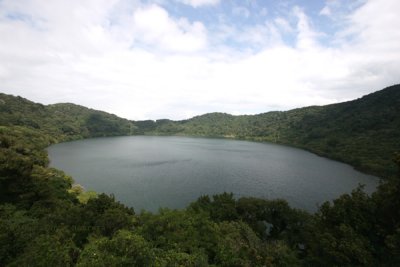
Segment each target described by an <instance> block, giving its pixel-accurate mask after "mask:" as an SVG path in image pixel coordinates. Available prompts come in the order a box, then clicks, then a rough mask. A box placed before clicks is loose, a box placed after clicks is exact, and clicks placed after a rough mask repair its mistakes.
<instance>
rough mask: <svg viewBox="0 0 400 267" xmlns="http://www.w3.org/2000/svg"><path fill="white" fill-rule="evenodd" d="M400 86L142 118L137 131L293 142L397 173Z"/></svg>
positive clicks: (369, 168)
mask: <svg viewBox="0 0 400 267" xmlns="http://www.w3.org/2000/svg"><path fill="white" fill-rule="evenodd" d="M398 114H400V85H395V86H392V87H389V88H386V89H384V90H381V91H378V92H376V93H373V94H370V95H367V96H364V97H362V98H360V99H357V100H354V101H349V102H345V103H339V104H334V105H327V106H320V107H317V106H312V107H305V108H299V109H293V110H289V111H285V112H268V113H263V114H258V115H251V116H250V115H241V116H232V115H229V114H225V113H210V114H205V115H202V116H197V117H194V118H192V119H189V120H184V121H176V122H174V121H167V122H166V121H165V120H159V121H156V122H154V121H143V122H140V121H137V122H135V125H136V126H137V129H136V131H137V133H140V134H153V135H173V134H175V135H188V136H204V137H221V138H236V139H245V140H252V141H262V142H265V141H267V142H274V143H281V144H287V145H291V146H296V147H300V148H303V149H306V150H310V151H312V152H314V153H316V154H319V155H322V156H325V157H328V158H332V159H335V160H339V161H343V162H345V163H349V164H351V165H352V166H354V167H356V168H357V169H360V170H362V171H364V172H369V173H372V174H375V175H379V176H383V177H388V176H391V175H393V174H394V173H395V171H396V166H395V165H394V164H393V163H392V158H393V155H394V152H396V151H399V150H400V116H398Z"/></svg>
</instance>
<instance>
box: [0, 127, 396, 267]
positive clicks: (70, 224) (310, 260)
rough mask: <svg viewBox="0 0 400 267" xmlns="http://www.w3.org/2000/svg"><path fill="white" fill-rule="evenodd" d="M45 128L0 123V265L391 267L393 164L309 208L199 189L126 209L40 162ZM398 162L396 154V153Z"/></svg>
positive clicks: (393, 255) (44, 159)
mask: <svg viewBox="0 0 400 267" xmlns="http://www.w3.org/2000/svg"><path fill="white" fill-rule="evenodd" d="M48 142H49V139H48V136H44V135H43V134H42V133H41V132H40V131H39V130H33V129H28V128H25V127H21V126H1V127H0V190H1V192H0V266H398V265H399V264H400V242H399V240H400V172H399V175H398V176H396V177H393V178H391V179H388V180H386V181H385V182H384V183H383V184H382V185H381V186H380V187H379V189H378V190H377V192H376V193H374V194H373V195H372V196H369V195H367V194H365V193H364V192H363V191H362V189H361V188H359V189H357V190H355V191H353V192H352V194H349V195H343V196H341V197H340V198H338V199H337V200H335V201H333V203H328V202H327V203H324V204H323V205H322V206H321V207H320V209H319V210H318V212H317V213H316V214H313V215H312V214H308V213H307V212H305V211H301V210H297V209H293V208H291V207H290V206H289V205H288V204H287V202H286V201H285V200H264V199H257V198H241V199H238V200H236V199H234V198H233V196H232V194H228V193H224V194H220V195H215V196H213V197H209V196H202V197H200V198H199V199H198V200H197V201H195V202H194V203H192V204H190V205H189V206H188V207H187V208H186V209H183V210H169V209H161V210H160V211H159V213H158V214H152V213H148V212H142V213H141V214H136V213H135V211H134V210H133V209H132V208H128V207H126V206H124V205H122V204H121V203H119V202H117V201H116V200H115V199H114V197H113V196H107V195H105V194H100V195H97V196H92V197H90V198H88V199H86V200H85V201H79V199H80V196H81V195H82V194H85V193H84V192H82V190H80V189H79V188H75V187H73V186H72V184H73V180H72V179H71V177H68V176H66V175H65V174H64V173H63V172H61V171H58V170H56V169H52V168H49V167H48V165H47V164H48V159H47V155H46V152H45V150H44V148H45V147H46V145H47V144H48ZM397 164H398V165H399V167H400V157H398V158H397Z"/></svg>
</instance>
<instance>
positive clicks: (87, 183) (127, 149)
mask: <svg viewBox="0 0 400 267" xmlns="http://www.w3.org/2000/svg"><path fill="white" fill-rule="evenodd" d="M48 152H49V157H50V160H51V166H52V167H56V168H58V169H61V170H64V171H65V172H66V173H67V174H69V175H71V176H72V177H74V179H75V181H76V183H79V184H81V185H83V186H84V187H85V188H86V190H94V191H96V192H105V193H113V194H114V195H115V197H116V199H117V200H119V201H121V202H122V203H124V204H126V205H129V206H131V207H134V208H135V210H137V211H140V210H141V209H146V210H149V211H153V212H154V211H157V210H158V208H159V207H160V206H161V207H168V208H184V207H186V206H187V205H188V204H189V203H190V202H192V201H194V200H196V199H197V198H198V197H199V196H201V195H205V194H208V195H213V194H218V193H223V192H232V193H234V195H235V196H236V197H242V196H254V197H260V198H268V199H274V198H284V199H286V200H287V201H288V202H289V203H290V204H291V205H292V206H293V207H297V208H303V209H306V210H308V211H315V210H316V209H317V205H318V204H321V203H323V202H324V201H327V200H332V199H334V198H337V197H338V196H339V195H341V194H343V193H348V192H351V190H352V189H354V188H356V187H357V185H358V184H359V183H361V184H365V186H366V187H365V189H366V191H367V192H372V191H374V189H375V188H376V185H377V184H378V179H377V178H375V177H373V176H369V175H366V174H363V173H360V172H358V171H356V170H354V169H353V168H352V167H351V166H349V165H346V164H343V163H339V162H336V161H332V160H329V159H326V158H322V157H319V156H316V155H314V154H312V153H309V152H307V151H304V150H300V149H296V148H291V147H287V146H282V145H275V144H269V143H255V142H247V141H236V140H226V139H206V138H188V137H152V136H131V137H112V138H95V139H86V140H80V141H75V142H68V143H61V144H57V145H53V146H51V147H49V148H48Z"/></svg>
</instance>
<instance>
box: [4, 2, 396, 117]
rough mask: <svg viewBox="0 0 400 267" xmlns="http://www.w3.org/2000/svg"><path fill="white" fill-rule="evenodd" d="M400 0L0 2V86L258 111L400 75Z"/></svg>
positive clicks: (134, 112) (162, 108)
mask: <svg viewBox="0 0 400 267" xmlns="http://www.w3.org/2000/svg"><path fill="white" fill-rule="evenodd" d="M399 10H400V1H399V0H326V1H325V0H320V1H319V0H313V1H309V0H308V1H307V0H282V1H276V0H158V1H145V0H82V1H79V0H76V1H75V0H51V1H49V0H0V92H3V93H8V94H13V95H20V96H22V97H25V98H28V99H30V100H33V101H35V102H40V103H44V104H51V103H58V102H72V103H75V104H80V105H84V106H87V107H90V108H95V109H100V110H105V111H108V112H111V113H114V114H117V115H119V116H121V117H125V118H129V119H135V120H137V119H160V118H170V119H184V118H188V117H192V116H194V115H199V114H203V113H207V112H214V111H219V112H227V113H231V114H255V113H261V112H266V111H271V110H288V109H291V108H295V107H303V106H308V105H323V104H328V103H335V102H341V101H346V100H350V99H355V98H358V97H360V96H362V95H365V94H367V93H370V92H374V91H376V90H379V89H382V88H384V87H386V86H390V85H393V84H396V83H399V82H400V16H399V14H398V12H399Z"/></svg>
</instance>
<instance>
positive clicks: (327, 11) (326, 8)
mask: <svg viewBox="0 0 400 267" xmlns="http://www.w3.org/2000/svg"><path fill="white" fill-rule="evenodd" d="M319 14H320V15H323V16H327V17H329V16H330V15H332V11H331V9H330V7H329V6H324V8H322V9H321V11H320V12H319Z"/></svg>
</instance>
